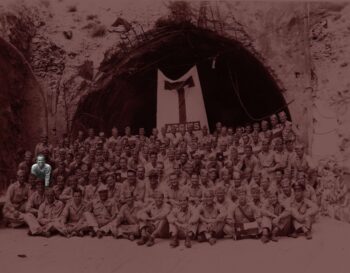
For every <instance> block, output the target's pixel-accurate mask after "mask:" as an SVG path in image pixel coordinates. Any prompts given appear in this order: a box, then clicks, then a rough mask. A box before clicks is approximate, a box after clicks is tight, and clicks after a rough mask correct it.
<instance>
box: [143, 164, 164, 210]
mask: <svg viewBox="0 0 350 273" xmlns="http://www.w3.org/2000/svg"><path fill="white" fill-rule="evenodd" d="M160 188H161V185H160V184H159V177H158V173H157V171H155V170H152V171H150V173H149V175H148V179H147V181H146V183H145V204H146V205H148V204H150V203H152V202H154V194H155V193H156V192H157V191H160Z"/></svg>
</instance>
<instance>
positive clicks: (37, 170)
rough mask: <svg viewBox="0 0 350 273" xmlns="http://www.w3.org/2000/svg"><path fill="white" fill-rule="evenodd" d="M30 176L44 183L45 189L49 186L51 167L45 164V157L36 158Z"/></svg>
mask: <svg viewBox="0 0 350 273" xmlns="http://www.w3.org/2000/svg"><path fill="white" fill-rule="evenodd" d="M31 174H33V175H35V176H36V177H37V178H40V179H41V180H43V181H45V187H48V186H49V185H50V178H51V177H50V176H51V166H50V165H49V164H46V163H45V157H44V156H43V155H41V154H40V155H38V156H37V158H36V164H33V165H32V168H31Z"/></svg>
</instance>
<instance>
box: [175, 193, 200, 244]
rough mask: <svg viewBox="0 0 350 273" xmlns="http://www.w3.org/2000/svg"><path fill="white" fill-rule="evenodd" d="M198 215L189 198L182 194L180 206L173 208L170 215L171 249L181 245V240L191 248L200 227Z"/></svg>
mask: <svg viewBox="0 0 350 273" xmlns="http://www.w3.org/2000/svg"><path fill="white" fill-rule="evenodd" d="M198 219H199V217H198V213H197V211H196V210H195V209H194V208H193V207H191V206H190V205H189V198H188V197H187V196H185V195H184V194H182V195H181V196H179V206H177V207H173V209H172V211H171V212H170V214H169V215H168V222H169V232H170V235H171V242H170V246H171V247H177V246H178V245H179V239H185V246H186V247H188V248H190V247H191V239H193V238H194V237H195V235H196V232H197V227H198Z"/></svg>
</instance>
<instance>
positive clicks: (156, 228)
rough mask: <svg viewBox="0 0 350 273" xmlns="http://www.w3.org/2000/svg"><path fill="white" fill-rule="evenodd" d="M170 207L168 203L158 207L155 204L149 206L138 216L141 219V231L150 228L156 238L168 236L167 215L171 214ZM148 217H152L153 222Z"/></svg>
mask: <svg viewBox="0 0 350 273" xmlns="http://www.w3.org/2000/svg"><path fill="white" fill-rule="evenodd" d="M170 209H171V207H170V205H169V204H168V203H166V202H163V204H162V205H161V206H160V207H158V206H157V205H156V204H155V203H152V204H150V205H148V206H147V207H146V208H145V209H143V210H141V211H139V212H138V214H137V218H138V219H139V227H140V230H142V229H144V228H148V229H149V230H150V232H149V233H151V234H153V236H154V237H156V236H159V237H165V236H166V234H167V218H166V217H167V215H168V213H169V212H170ZM148 217H152V218H153V220H148Z"/></svg>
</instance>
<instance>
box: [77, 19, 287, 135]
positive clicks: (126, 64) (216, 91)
mask: <svg viewBox="0 0 350 273" xmlns="http://www.w3.org/2000/svg"><path fill="white" fill-rule="evenodd" d="M147 37H148V38H147V39H146V41H144V42H143V43H141V45H139V46H135V47H134V48H133V49H131V50H130V51H128V52H127V53H123V52H122V51H119V53H116V54H114V55H113V56H111V57H109V58H106V59H105V61H104V62H103V63H102V65H101V67H100V71H101V72H102V74H103V76H101V77H100V78H99V79H98V80H97V81H96V82H95V86H96V89H95V90H94V91H92V92H90V93H89V94H88V95H87V96H85V97H84V98H82V99H81V101H80V103H79V105H78V108H77V111H76V114H75V116H74V119H73V126H72V127H73V129H74V130H75V131H76V130H78V129H86V128H88V127H94V128H95V129H96V130H104V131H106V132H109V130H110V129H111V128H112V127H113V126H116V127H118V128H119V129H120V130H123V128H124V127H125V126H128V125H129V126H131V127H132V129H133V132H134V133H136V132H137V128H139V127H144V128H145V129H146V132H147V133H150V131H151V129H152V128H153V127H155V126H156V110H157V109H156V107H157V70H158V69H160V70H161V71H162V72H164V74H166V75H167V77H169V78H172V79H176V78H178V77H180V76H181V75H183V74H184V73H185V72H186V71H188V70H189V69H190V68H191V67H193V66H194V65H196V66H197V69H198V74H199V78H200V83H201V86H202V92H203V98H204V104H205V108H206V112H207V117H208V123H209V127H210V130H211V131H212V130H213V129H214V128H215V123H216V122H218V121H221V122H222V123H223V124H224V125H227V126H238V125H243V124H245V123H252V122H254V121H258V120H261V119H263V118H266V117H267V116H269V115H271V114H273V113H276V112H279V111H281V110H284V111H285V112H286V113H287V115H288V117H289V118H290V114H289V111H288V107H287V105H286V102H285V100H284V97H283V95H282V92H281V90H280V88H279V87H278V85H277V84H276V82H275V81H274V79H273V78H272V76H271V75H270V74H269V72H268V71H267V69H266V68H265V67H264V65H263V64H262V63H261V62H260V61H259V60H258V59H257V58H256V57H255V56H253V54H252V53H250V52H249V51H248V50H247V49H245V48H244V47H243V46H242V44H241V43H239V42H238V41H235V40H231V39H228V38H225V37H222V36H220V35H218V34H217V33H215V32H213V31H210V30H205V29H200V28H198V27H195V26H192V25H186V26H183V25H175V26H174V25H173V26H167V27H163V28H161V29H159V30H158V29H154V30H152V31H150V32H149V33H147Z"/></svg>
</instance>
